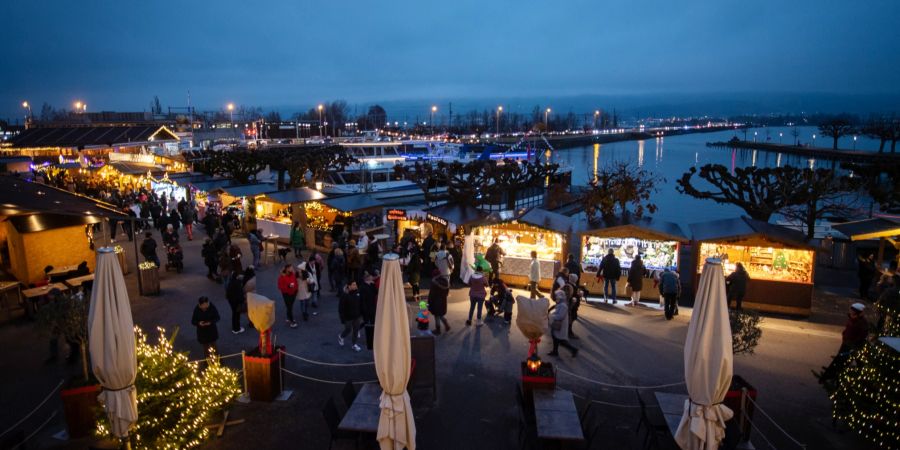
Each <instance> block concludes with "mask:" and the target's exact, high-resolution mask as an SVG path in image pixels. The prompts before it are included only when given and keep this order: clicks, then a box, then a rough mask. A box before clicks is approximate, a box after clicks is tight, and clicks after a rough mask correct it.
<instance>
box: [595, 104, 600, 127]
mask: <svg viewBox="0 0 900 450" xmlns="http://www.w3.org/2000/svg"><path fill="white" fill-rule="evenodd" d="M599 118H600V110H599V109H598V110H596V111H594V129H595V130H596V129H597V119H599Z"/></svg>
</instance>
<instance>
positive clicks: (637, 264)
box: [628, 254, 647, 306]
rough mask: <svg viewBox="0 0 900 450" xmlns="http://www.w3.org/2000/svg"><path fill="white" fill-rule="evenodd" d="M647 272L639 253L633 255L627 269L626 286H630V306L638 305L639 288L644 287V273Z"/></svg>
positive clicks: (639, 297) (639, 298)
mask: <svg viewBox="0 0 900 450" xmlns="http://www.w3.org/2000/svg"><path fill="white" fill-rule="evenodd" d="M646 272H647V270H646V269H644V262H643V261H642V260H641V255H640V254H638V255H635V256H634V259H633V260H632V261H631V267H630V268H629V269H628V286H630V287H631V306H638V305H639V304H640V301H641V289H643V287H644V275H645V273H646Z"/></svg>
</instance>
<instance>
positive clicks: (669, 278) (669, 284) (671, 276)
mask: <svg viewBox="0 0 900 450" xmlns="http://www.w3.org/2000/svg"><path fill="white" fill-rule="evenodd" d="M659 293H660V294H661V295H662V297H663V300H664V302H665V315H666V320H672V317H673V316H675V308H676V306H677V305H678V294H679V293H681V283H680V282H679V281H678V274H677V273H676V272H673V271H671V270H669V268H668V267H666V268H665V270H663V273H662V275H660V276H659Z"/></svg>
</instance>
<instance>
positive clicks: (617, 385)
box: [556, 367, 684, 389]
mask: <svg viewBox="0 0 900 450" xmlns="http://www.w3.org/2000/svg"><path fill="white" fill-rule="evenodd" d="M556 370H557V371H559V372H562V373H564V374H566V375H569V376H571V377H575V378H578V379H580V380H583V381H587V382H589V383H594V384H597V385H600V386H604V387H610V388H618V389H662V388H668V387H675V386H682V385H684V381H681V382H679V383H669V384H659V385H656V386H627V385H622V384H610V383H604V382H602V381H597V380H592V379H590V378H586V377H583V376H581V375H578V374H576V373H572V372H569V371H568V370H565V369H560V368H558V367H557V368H556Z"/></svg>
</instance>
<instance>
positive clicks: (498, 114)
mask: <svg viewBox="0 0 900 450" xmlns="http://www.w3.org/2000/svg"><path fill="white" fill-rule="evenodd" d="M501 113H503V107H502V106H498V107H497V137H500V114H501Z"/></svg>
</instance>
